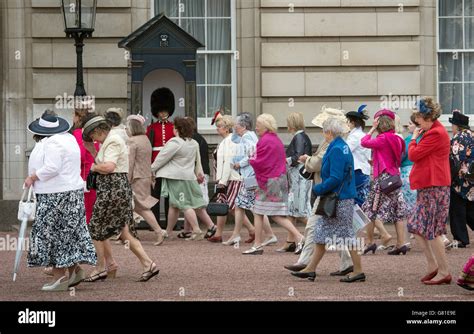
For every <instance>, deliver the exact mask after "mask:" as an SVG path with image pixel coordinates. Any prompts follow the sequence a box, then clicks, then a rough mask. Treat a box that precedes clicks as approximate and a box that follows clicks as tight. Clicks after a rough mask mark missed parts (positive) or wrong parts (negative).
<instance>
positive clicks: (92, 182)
mask: <svg viewBox="0 0 474 334" xmlns="http://www.w3.org/2000/svg"><path fill="white" fill-rule="evenodd" d="M86 187H87V189H89V190H91V189H97V173H96V172H92V171H90V172H89V175H87V183H86Z"/></svg>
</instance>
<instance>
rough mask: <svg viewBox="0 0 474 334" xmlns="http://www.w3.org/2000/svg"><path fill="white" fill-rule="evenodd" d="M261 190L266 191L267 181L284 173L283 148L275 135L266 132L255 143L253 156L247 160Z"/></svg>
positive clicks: (284, 158)
mask: <svg viewBox="0 0 474 334" xmlns="http://www.w3.org/2000/svg"><path fill="white" fill-rule="evenodd" d="M249 162H250V165H251V166H252V168H253V170H254V171H255V178H256V179H257V183H258V186H259V187H260V188H261V189H266V184H267V181H268V179H272V178H276V177H279V176H281V175H282V174H284V173H286V153H285V147H284V146H283V143H282V142H281V140H280V138H278V136H277V135H276V134H275V133H272V132H266V133H265V134H264V135H263V136H262V137H260V140H259V141H258V142H257V150H256V152H255V155H254V156H253V157H252V158H251V159H250V160H249Z"/></svg>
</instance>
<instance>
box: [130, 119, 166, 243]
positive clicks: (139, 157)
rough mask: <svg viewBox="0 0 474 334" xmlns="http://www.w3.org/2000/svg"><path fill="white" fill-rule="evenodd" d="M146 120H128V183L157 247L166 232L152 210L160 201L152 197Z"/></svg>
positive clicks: (138, 210) (137, 210) (136, 208)
mask: <svg viewBox="0 0 474 334" xmlns="http://www.w3.org/2000/svg"><path fill="white" fill-rule="evenodd" d="M144 124H145V118H144V117H143V116H141V115H130V116H128V118H127V126H126V130H127V134H128V135H129V136H130V138H129V139H128V152H129V171H128V181H129V182H130V185H131V187H132V191H133V194H134V196H133V201H134V203H135V208H134V210H135V212H136V213H138V214H139V215H140V216H142V217H143V218H144V219H145V221H146V222H147V223H148V225H150V227H151V228H152V229H153V231H155V234H156V242H155V243H154V245H155V246H159V245H161V244H162V243H163V240H164V237H165V235H166V232H165V231H163V230H162V229H161V227H160V225H158V222H157V221H156V218H155V215H154V214H153V212H152V211H151V208H152V207H154V206H155V205H157V204H158V199H156V198H155V197H153V196H151V187H152V178H153V173H152V171H151V166H150V159H151V144H150V141H149V140H148V137H147V136H146V134H145V127H144Z"/></svg>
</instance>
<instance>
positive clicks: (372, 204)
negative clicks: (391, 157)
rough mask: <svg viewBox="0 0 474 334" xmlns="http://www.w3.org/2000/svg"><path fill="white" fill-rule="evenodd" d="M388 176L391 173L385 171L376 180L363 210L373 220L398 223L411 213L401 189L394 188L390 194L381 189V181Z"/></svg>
mask: <svg viewBox="0 0 474 334" xmlns="http://www.w3.org/2000/svg"><path fill="white" fill-rule="evenodd" d="M388 177H390V175H389V174H387V173H383V174H381V175H379V176H378V177H377V178H376V179H375V180H374V183H373V185H372V189H371V190H370V193H369V196H368V197H367V200H366V201H365V203H364V204H363V205H362V211H364V213H365V214H366V215H367V217H368V218H369V219H370V220H371V221H374V220H379V221H381V222H382V223H396V222H398V221H400V220H402V219H405V218H407V216H408V214H409V211H408V207H407V204H406V203H405V200H404V198H403V194H402V190H401V189H397V190H394V191H392V192H391V193H390V194H388V195H386V194H384V193H383V192H382V191H381V190H380V182H381V181H382V180H385V179H386V178H388Z"/></svg>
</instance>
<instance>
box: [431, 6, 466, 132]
mask: <svg viewBox="0 0 474 334" xmlns="http://www.w3.org/2000/svg"><path fill="white" fill-rule="evenodd" d="M439 3H440V0H436V8H435V10H436V81H437V84H436V96H437V101H438V103H440V102H441V101H440V84H443V83H446V84H449V83H456V84H461V85H462V106H461V108H462V109H461V110H462V112H463V113H464V112H465V100H464V98H465V93H464V89H465V84H466V83H468V84H474V81H465V80H464V76H465V71H464V55H465V54H467V53H474V49H472V48H471V49H467V48H463V49H440V37H441V35H440V30H439V29H440V19H442V18H453V19H454V18H457V19H462V21H463V27H462V28H463V46H464V47H465V46H466V29H465V20H466V18H474V16H466V15H464V14H465V13H464V7H465V6H464V0H462V16H440V15H439V9H440V6H439ZM441 53H450V54H452V55H453V56H454V54H456V53H457V54H458V56H459V57H460V60H461V71H462V79H461V81H452V82H451V81H440V77H439V55H440V54H441ZM449 112H451V110H450V111H449ZM449 112H448V113H446V114H443V115H441V117H440V120H441V122H442V123H443V124H444V125H450V123H449V118H450V117H451V115H450V114H449ZM466 115H474V112H473V113H472V114H466ZM470 123H471V125H474V117H471V119H470Z"/></svg>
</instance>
